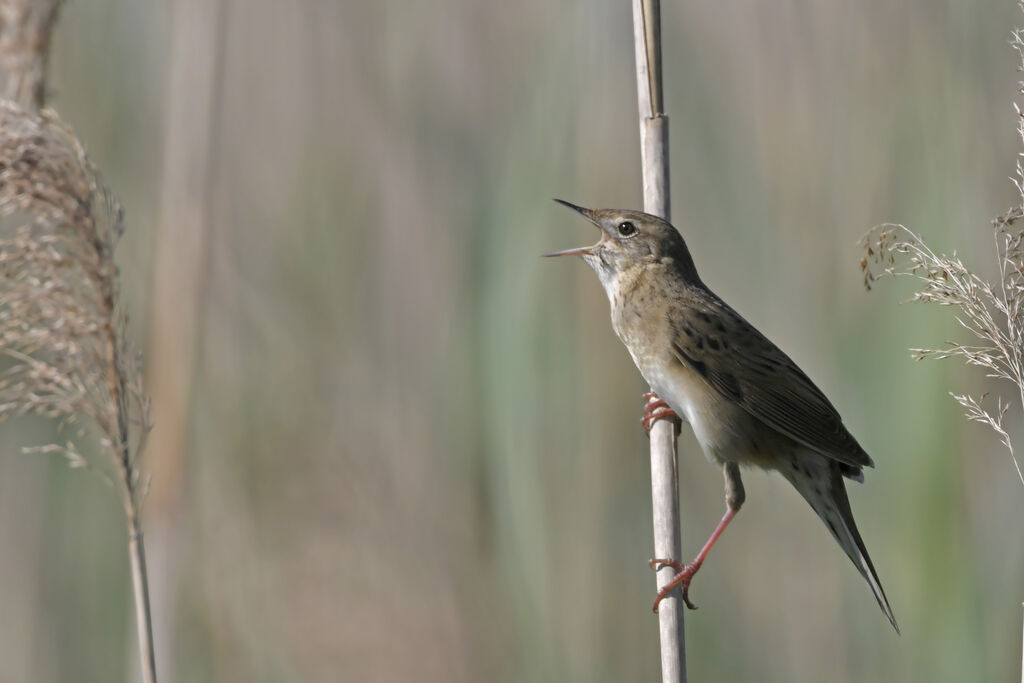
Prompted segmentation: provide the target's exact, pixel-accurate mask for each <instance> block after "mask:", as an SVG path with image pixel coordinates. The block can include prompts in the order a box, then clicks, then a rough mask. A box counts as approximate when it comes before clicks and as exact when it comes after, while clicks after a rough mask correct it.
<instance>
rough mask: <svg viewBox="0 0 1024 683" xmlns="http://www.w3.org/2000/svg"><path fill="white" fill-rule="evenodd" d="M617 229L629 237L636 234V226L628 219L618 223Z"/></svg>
mask: <svg viewBox="0 0 1024 683" xmlns="http://www.w3.org/2000/svg"><path fill="white" fill-rule="evenodd" d="M618 231H619V234H620V235H622V236H623V237H630V236H632V235H635V234H636V226H635V225H633V224H632V223H630V222H629V221H623V222H622V223H619V227H618Z"/></svg>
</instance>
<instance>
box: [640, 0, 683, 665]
mask: <svg viewBox="0 0 1024 683" xmlns="http://www.w3.org/2000/svg"><path fill="white" fill-rule="evenodd" d="M633 38H634V46H635V49H636V82H637V95H638V102H639V110H640V145H641V149H640V151H641V163H642V166H643V192H644V211H646V212H647V213H651V214H654V215H657V216H661V217H662V218H665V219H666V220H668V219H669V218H670V216H669V214H670V201H669V182H668V179H669V165H668V156H669V154H668V117H667V116H666V115H665V113H664V111H663V106H662V102H663V99H662V85H661V7H660V2H659V0H633ZM650 444H651V445H650V448H651V501H652V504H653V508H654V509H653V513H654V556H655V557H672V558H679V557H682V552H681V550H682V542H681V539H680V531H679V476H678V471H677V469H678V468H677V465H678V462H677V459H676V430H675V425H674V424H673V423H672V422H671V421H669V420H664V419H662V420H657V421H655V423H654V424H653V425H652V427H651V441H650ZM671 580H672V573H671V568H669V569H668V571H665V570H664V569H663V570H661V571H659V572H657V586H658V590H661V588H662V587H663V586H665V584H667V583H669V582H670V581H671ZM658 627H659V631H660V638H661V678H662V681H663V682H664V683H685V681H686V645H685V639H684V628H683V603H682V600H681V599H680V596H679V590H678V589H676V590H674V591H672V592H671V593H669V595H668V596H666V598H665V599H664V600H662V601H661V604H660V605H659V607H658Z"/></svg>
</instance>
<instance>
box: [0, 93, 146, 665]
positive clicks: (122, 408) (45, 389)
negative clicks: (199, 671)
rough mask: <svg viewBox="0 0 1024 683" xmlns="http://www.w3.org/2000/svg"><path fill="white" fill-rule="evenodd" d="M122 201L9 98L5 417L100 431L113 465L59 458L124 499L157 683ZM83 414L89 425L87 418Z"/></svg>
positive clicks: (2, 144)
mask: <svg viewBox="0 0 1024 683" xmlns="http://www.w3.org/2000/svg"><path fill="white" fill-rule="evenodd" d="M122 230H123V223H122V215H121V206H120V204H119V203H118V201H117V199H116V197H114V195H113V194H112V193H111V192H110V191H109V190H107V189H106V188H105V187H104V186H103V184H102V182H101V181H100V176H99V173H98V172H97V170H96V168H95V167H94V166H93V165H92V164H91V162H90V161H89V160H88V158H87V157H86V155H85V151H84V149H83V148H82V146H81V144H80V143H79V142H78V140H77V139H76V138H75V136H74V134H73V133H72V132H71V131H70V129H68V128H67V127H65V126H64V125H63V124H62V123H61V122H60V121H59V119H58V118H57V117H56V115H55V114H53V113H52V112H49V111H44V112H43V114H42V115H41V116H36V115H34V114H31V113H29V112H27V111H25V110H24V109H22V108H20V107H18V106H17V105H15V104H13V103H9V102H0V278H2V280H0V281H2V283H3V286H2V288H0V355H2V356H4V357H6V359H7V361H8V364H7V366H6V367H5V368H4V369H3V370H2V372H0V421H2V420H4V419H6V418H8V417H10V416H12V415H14V416H17V415H26V414H35V415H42V416H44V417H49V418H53V419H56V420H57V421H58V423H59V424H60V425H61V426H69V425H77V427H78V428H77V429H76V432H75V437H82V436H84V435H85V434H86V430H87V429H88V428H89V427H92V428H93V429H92V430H90V431H93V432H95V433H96V435H97V436H98V437H99V441H100V444H101V446H102V448H103V451H104V452H105V453H107V454H108V455H109V458H108V459H106V461H104V462H102V463H100V462H97V463H88V462H86V460H85V459H84V458H83V457H82V456H81V455H80V454H79V453H78V452H77V450H76V449H75V447H74V445H73V442H74V439H72V441H70V442H69V443H68V444H67V445H65V446H59V445H49V446H44V447H41V448H35V449H29V450H30V451H37V452H39V451H41V452H60V453H63V454H64V455H65V456H66V457H67V458H68V460H69V462H70V463H71V465H72V466H75V467H81V466H90V467H91V468H92V469H95V470H97V471H99V472H100V473H101V474H103V476H104V477H106V479H107V481H108V482H109V483H110V484H111V485H112V486H113V487H114V488H115V489H116V490H118V491H119V492H120V493H121V498H122V504H123V506H124V512H125V517H126V519H127V522H128V531H129V551H130V553H131V562H132V568H133V571H132V575H133V580H134V582H135V594H136V610H137V617H138V619H137V621H138V624H137V626H138V629H139V644H140V651H141V654H142V657H143V669H144V680H146V681H147V683H149V682H151V681H155V680H156V676H155V667H154V665H153V659H154V657H153V651H152V635H151V634H150V615H149V605H148V602H149V599H148V591H147V589H146V576H145V558H144V556H143V550H142V535H141V523H140V519H139V515H140V508H141V504H142V498H143V494H144V489H145V487H144V486H143V485H142V482H141V481H140V475H139V469H138V458H139V455H140V454H141V452H142V449H143V446H144V443H145V439H146V435H147V434H148V432H149V429H150V423H149V404H148V400H147V398H146V397H145V395H144V394H143V392H142V373H141V367H140V366H141V361H140V359H139V357H138V356H137V355H136V354H135V353H134V352H132V351H131V350H130V348H129V345H128V341H127V334H126V328H127V325H126V319H125V316H124V313H123V312H122V310H121V309H120V306H119V286H118V269H117V266H116V265H115V264H114V248H115V246H116V244H117V240H118V238H119V237H120V236H121V232H122ZM83 418H85V419H84V420H83Z"/></svg>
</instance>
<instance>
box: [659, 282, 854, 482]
mask: <svg viewBox="0 0 1024 683" xmlns="http://www.w3.org/2000/svg"><path fill="white" fill-rule="evenodd" d="M712 297H713V298H712ZM681 309H682V310H677V311H674V312H673V313H672V315H670V319H671V320H672V321H673V326H674V337H673V351H674V353H675V355H676V358H677V359H678V360H679V362H680V363H684V364H686V365H689V366H690V367H693V368H694V369H695V370H696V371H697V372H698V374H700V375H701V376H703V377H704V379H705V380H706V381H707V382H708V383H709V384H710V385H711V386H712V387H713V388H714V389H715V390H716V391H718V392H719V393H720V394H722V395H723V396H725V397H726V398H728V399H730V400H732V401H734V402H735V403H738V404H739V405H740V406H742V407H743V408H744V409H745V410H746V411H747V412H748V413H750V414H751V415H753V416H754V417H756V418H757V419H758V420H760V421H761V422H763V423H765V424H766V425H768V426H770V427H771V428H773V429H775V430H776V431H778V432H780V433H781V434H784V435H786V436H788V437H789V438H791V439H793V440H794V441H796V442H798V443H800V444H803V445H804V446H806V447H808V448H810V449H812V450H814V451H817V452H818V453H821V454H822V455H824V456H827V457H829V458H831V459H833V460H837V461H839V462H841V463H844V464H845V465H848V466H850V469H851V475H853V474H856V473H857V472H859V468H860V467H864V466H867V467H871V466H873V463H872V461H871V458H870V457H869V456H868V454H867V453H865V452H864V449H862V448H861V447H860V444H858V443H857V440H856V439H854V438H853V435H851V434H850V432H849V431H848V430H847V429H846V427H845V426H844V425H843V421H842V418H841V417H840V416H839V412H838V411H837V410H836V409H835V407H834V406H833V405H832V403H830V402H829V400H828V398H826V396H825V394H823V393H822V391H821V390H820V389H818V387H817V386H815V384H814V382H812V381H811V380H810V378H808V377H807V375H806V374H804V372H803V371H802V370H801V369H800V368H799V367H798V366H797V364H796V363H794V362H793V361H792V360H791V359H790V358H789V356H787V355H786V354H785V353H783V352H782V350H781V349H779V348H778V347H777V346H775V344H773V343H772V342H771V341H770V340H768V338H767V337H765V336H764V335H763V334H761V333H760V332H759V331H758V330H757V329H756V328H755V327H754V326H753V325H751V324H750V323H748V322H747V321H746V320H744V319H743V318H742V317H741V316H740V315H739V314H738V313H736V312H735V311H734V310H732V308H730V307H729V306H728V305H727V304H726V303H725V302H723V301H722V300H721V299H718V298H717V297H714V295H712V294H710V292H709V293H708V297H707V298H705V299H702V300H699V301H694V302H687V303H685V304H681Z"/></svg>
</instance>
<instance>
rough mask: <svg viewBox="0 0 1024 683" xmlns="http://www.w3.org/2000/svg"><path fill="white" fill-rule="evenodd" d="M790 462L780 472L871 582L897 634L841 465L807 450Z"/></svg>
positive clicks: (876, 597) (873, 590)
mask: <svg viewBox="0 0 1024 683" xmlns="http://www.w3.org/2000/svg"><path fill="white" fill-rule="evenodd" d="M789 465H790V466H788V467H785V468H780V472H782V474H783V476H785V477H786V479H788V480H789V481H790V483H791V484H793V486H794V487H795V488H796V490H797V491H799V492H800V495H802V496H803V497H804V499H805V500H806V501H807V502H808V503H810V505H811V507H812V508H814V511H815V512H816V513H818V517H820V518H821V521H823V522H824V523H825V526H827V527H828V529H829V531H830V532H832V536H833V537H834V538H835V539H836V541H837V542H838V543H839V545H840V546H842V548H843V550H845V551H846V554H847V555H848V556H849V558H850V559H851V560H852V561H853V564H854V566H856V567H857V570H858V571H860V573H861V575H862V576H863V577H864V579H865V580H866V581H867V582H868V586H869V587H870V588H871V592H872V593H873V594H874V596H875V600H877V601H878V606H879V607H881V608H882V612H884V613H885V616H886V618H888V619H889V623H890V624H892V627H893V628H894V629H896V633H899V632H900V627H899V626H898V625H897V624H896V617H894V616H893V614H892V608H890V607H889V600H888V599H886V597H885V591H884V590H883V589H882V582H881V581H879V579H878V573H877V572H876V571H875V566H874V565H873V564H872V563H871V557H870V556H869V555H868V549H867V548H866V547H864V540H863V539H862V538H861V537H860V532H859V531H857V524H856V523H855V522H854V521H853V511H852V510H851V509H850V499H849V498H848V497H847V495H846V485H845V483H844V482H843V472H842V469H841V467H842V466H841V464H840V463H838V462H836V461H830V460H826V459H825V458H823V457H822V456H821V455H820V454H818V453H806V454H801V455H798V456H797V457H796V458H794V460H793V462H791V463H789Z"/></svg>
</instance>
